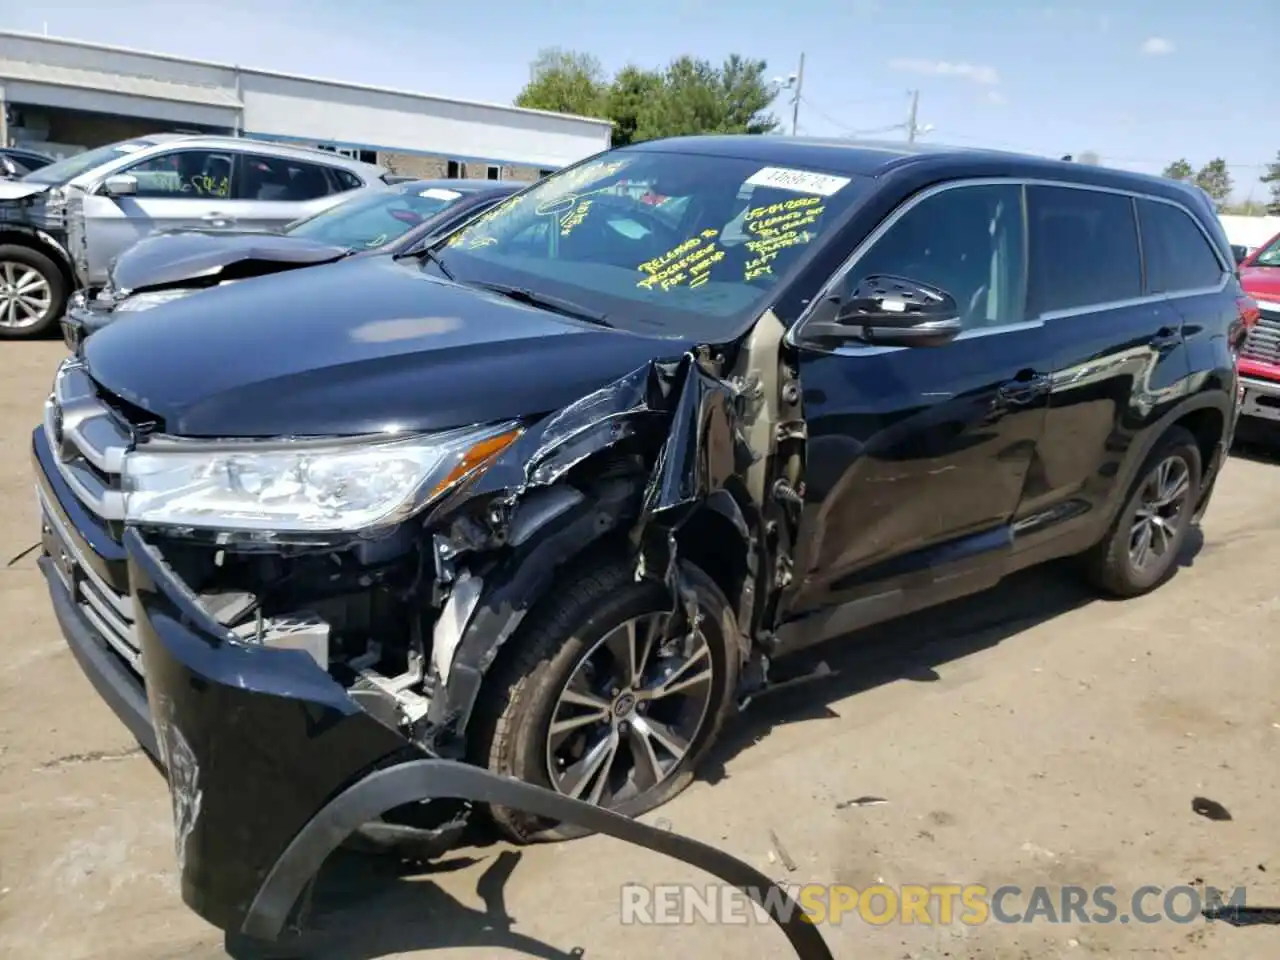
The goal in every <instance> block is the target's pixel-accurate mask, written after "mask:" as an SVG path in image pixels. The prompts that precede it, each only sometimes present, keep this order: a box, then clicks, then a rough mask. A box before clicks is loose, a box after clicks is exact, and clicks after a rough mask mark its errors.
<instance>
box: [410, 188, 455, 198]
mask: <svg viewBox="0 0 1280 960" xmlns="http://www.w3.org/2000/svg"><path fill="white" fill-rule="evenodd" d="M418 196H420V197H426V198H427V199H428V200H457V199H458V198H459V197H460V196H462V194H460V193H459V192H458V191H457V190H445V189H443V188H441V187H428V188H427V189H426V190H423V191H422V192H421V193H419V194H418Z"/></svg>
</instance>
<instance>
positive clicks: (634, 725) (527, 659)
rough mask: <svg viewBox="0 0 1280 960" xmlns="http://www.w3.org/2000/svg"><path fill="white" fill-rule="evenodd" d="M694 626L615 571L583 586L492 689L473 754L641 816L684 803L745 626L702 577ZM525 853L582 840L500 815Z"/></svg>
mask: <svg viewBox="0 0 1280 960" xmlns="http://www.w3.org/2000/svg"><path fill="white" fill-rule="evenodd" d="M686 572H687V580H688V583H689V585H690V586H691V588H692V590H693V594H694V596H695V597H696V606H697V617H696V619H697V621H698V622H697V623H695V624H690V623H689V622H688V621H689V619H690V618H689V617H688V616H687V615H686V613H685V611H684V609H683V607H682V608H681V611H680V612H679V613H673V611H672V607H673V604H672V600H671V598H670V596H669V594H668V592H667V590H666V589H665V588H664V587H663V586H662V585H661V584H657V583H654V582H651V581H636V580H635V579H634V576H633V574H632V572H631V568H630V567H629V566H628V565H625V564H622V563H617V564H611V565H608V566H605V567H603V568H599V569H596V570H593V571H591V572H590V573H586V574H584V575H579V576H577V577H576V578H575V579H574V580H573V582H570V583H566V584H565V585H564V586H563V587H562V588H560V589H559V590H558V592H557V593H555V594H553V597H554V599H553V600H551V601H550V603H549V605H548V606H547V607H545V608H543V609H540V610H537V611H535V612H534V613H533V614H531V615H530V617H531V620H530V622H528V623H526V624H525V625H524V626H523V627H522V628H521V629H520V630H519V631H518V632H517V633H516V635H515V636H513V637H512V638H511V640H509V641H508V644H509V645H511V649H508V650H505V651H504V655H502V656H500V657H499V660H498V662H497V663H496V664H495V666H494V668H493V669H494V673H493V674H491V675H490V676H489V677H488V678H487V679H486V681H485V686H484V690H483V691H482V694H481V701H480V703H479V704H478V706H477V716H476V717H475V718H474V722H475V727H474V729H475V731H476V738H475V741H474V742H473V751H474V752H473V757H474V759H475V760H476V762H478V763H480V764H482V765H484V766H487V767H488V768H489V769H490V770H492V771H494V772H495V773H499V774H502V775H504V776H513V777H516V778H518V779H520V780H524V781H526V782H528V783H533V784H536V785H538V786H543V787H548V788H550V789H552V790H555V791H556V792H558V793H561V794H563V795H565V796H567V797H572V798H574V799H577V800H583V801H586V802H588V803H592V804H598V805H600V806H603V807H606V808H609V809H611V810H614V811H616V812H617V813H620V814H623V815H624V816H631V817H634V816H639V815H640V814H643V813H646V812H648V811H649V810H652V809H654V808H655V807H658V806H660V805H661V804H663V803H665V802H666V801H668V800H670V799H671V798H672V797H674V796H675V795H676V794H678V793H680V792H681V791H682V790H683V789H684V788H685V787H687V786H688V785H689V783H690V782H691V781H692V779H693V775H694V772H695V770H696V767H697V764H698V762H699V761H700V760H701V759H702V757H703V756H705V754H706V752H707V750H708V748H709V747H710V746H711V745H712V743H713V742H714V741H715V739H716V736H717V734H718V732H719V729H720V726H721V724H722V722H723V720H724V719H725V717H726V716H727V715H728V714H729V712H730V710H731V707H732V704H733V692H734V689H735V687H736V684H737V678H738V668H739V657H738V644H737V625H736V621H735V619H734V616H733V613H732V610H731V608H730V606H729V604H728V601H727V600H726V599H725V597H724V594H723V593H722V592H721V591H720V589H719V588H718V587H717V586H716V585H715V584H714V583H713V582H712V581H711V579H710V578H708V577H706V576H705V575H703V574H702V573H701V572H700V571H697V570H695V569H691V568H689V569H687V571H686ZM489 812H490V815H491V818H492V819H493V821H494V822H495V823H496V824H497V826H498V827H499V828H500V829H501V830H502V831H503V832H504V833H505V834H507V835H508V836H509V837H511V838H512V839H514V840H516V841H517V842H529V841H532V840H558V839H568V838H569V837H573V836H577V835H581V834H582V833H584V832H585V831H582V830H578V829H574V828H568V827H565V826H561V825H558V824H556V823H554V822H551V821H548V820H545V819H543V818H539V817H532V816H530V815H528V814H524V813H521V812H520V811H518V810H512V809H509V808H506V807H501V806H491V807H490V811H489Z"/></svg>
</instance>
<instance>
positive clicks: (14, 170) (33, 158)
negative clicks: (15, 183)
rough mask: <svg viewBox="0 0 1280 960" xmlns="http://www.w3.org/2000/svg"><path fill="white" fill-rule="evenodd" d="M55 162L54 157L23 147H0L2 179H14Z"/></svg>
mask: <svg viewBox="0 0 1280 960" xmlns="http://www.w3.org/2000/svg"><path fill="white" fill-rule="evenodd" d="M51 163H53V157H51V156H49V155H47V154H44V153H37V152H36V151H34V150H23V149H22V148H21V147H0V179H8V180H14V179H17V178H18V177H25V176H26V175H27V174H28V173H30V172H31V171H32V170H39V169H40V168H41V167H47V166H48V165H49V164H51Z"/></svg>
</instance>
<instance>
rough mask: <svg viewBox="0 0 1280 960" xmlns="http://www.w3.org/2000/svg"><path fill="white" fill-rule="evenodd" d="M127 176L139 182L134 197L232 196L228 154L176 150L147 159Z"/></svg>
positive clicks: (231, 172) (222, 197) (131, 168)
mask: <svg viewBox="0 0 1280 960" xmlns="http://www.w3.org/2000/svg"><path fill="white" fill-rule="evenodd" d="M120 172H121V173H127V174H129V175H130V176H131V177H134V178H135V179H136V180H137V181H138V192H137V193H136V194H135V196H137V197H139V198H142V197H167V198H184V199H202V198H203V199H209V198H217V199H225V198H228V197H230V196H231V189H232V179H233V164H232V162H231V155H230V154H228V153H219V152H215V151H212V150H175V151H174V152H172V153H162V154H158V155H156V156H153V157H148V158H147V159H146V160H143V161H142V162H141V163H136V164H134V165H133V166H132V167H129V168H128V169H127V170H122V171H120Z"/></svg>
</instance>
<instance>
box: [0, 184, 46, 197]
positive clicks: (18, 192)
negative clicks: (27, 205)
mask: <svg viewBox="0 0 1280 960" xmlns="http://www.w3.org/2000/svg"><path fill="white" fill-rule="evenodd" d="M48 189H49V184H47V183H27V182H25V181H23V180H0V202H3V201H5V200H25V199H26V198H27V197H34V196H35V195H36V194H37V193H44V192H45V191H46V190H48Z"/></svg>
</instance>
